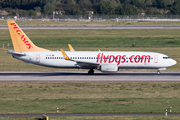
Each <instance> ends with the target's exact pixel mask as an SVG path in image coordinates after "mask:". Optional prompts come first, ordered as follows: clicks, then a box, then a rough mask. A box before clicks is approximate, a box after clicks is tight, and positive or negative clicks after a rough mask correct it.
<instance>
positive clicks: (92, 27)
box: [0, 26, 180, 30]
mask: <svg viewBox="0 0 180 120" xmlns="http://www.w3.org/2000/svg"><path fill="white" fill-rule="evenodd" d="M0 29H2V30H5V29H8V27H7V26H0ZM21 29H43V30H51V29H52V30H57V29H62V30H65V29H85V30H88V29H89V30H96V29H120V30H121V29H180V26H21Z"/></svg>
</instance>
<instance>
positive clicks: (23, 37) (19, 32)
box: [11, 23, 33, 49]
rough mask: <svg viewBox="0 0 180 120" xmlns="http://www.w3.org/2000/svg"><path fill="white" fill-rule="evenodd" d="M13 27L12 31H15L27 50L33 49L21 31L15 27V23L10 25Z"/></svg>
mask: <svg viewBox="0 0 180 120" xmlns="http://www.w3.org/2000/svg"><path fill="white" fill-rule="evenodd" d="M11 25H12V26H13V29H14V30H15V31H16V33H17V34H18V35H19V36H20V37H21V40H22V41H23V42H24V44H25V45H26V46H27V48H28V49H31V48H33V46H32V45H31V44H30V43H29V41H28V39H27V38H26V37H25V35H24V34H23V33H22V31H21V30H20V29H19V28H18V26H16V24H15V23H11Z"/></svg>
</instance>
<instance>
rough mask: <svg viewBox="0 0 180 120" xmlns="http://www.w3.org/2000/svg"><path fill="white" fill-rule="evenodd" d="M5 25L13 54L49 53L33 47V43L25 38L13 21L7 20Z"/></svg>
mask: <svg viewBox="0 0 180 120" xmlns="http://www.w3.org/2000/svg"><path fill="white" fill-rule="evenodd" d="M7 24H8V27H9V32H10V35H11V39H12V43H13V46H14V51H15V52H35V51H49V50H47V49H43V48H40V47H37V46H36V45H34V44H33V42H32V41H31V40H30V39H29V38H28V37H27V36H26V34H25V33H24V32H23V31H22V30H21V28H20V27H19V26H18V25H17V24H16V23H15V22H14V21H13V20H8V21H7Z"/></svg>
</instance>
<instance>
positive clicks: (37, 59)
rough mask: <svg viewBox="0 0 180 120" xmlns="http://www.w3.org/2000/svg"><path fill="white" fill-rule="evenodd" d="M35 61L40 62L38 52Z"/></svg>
mask: <svg viewBox="0 0 180 120" xmlns="http://www.w3.org/2000/svg"><path fill="white" fill-rule="evenodd" d="M36 62H37V63H40V55H39V54H37V55H36Z"/></svg>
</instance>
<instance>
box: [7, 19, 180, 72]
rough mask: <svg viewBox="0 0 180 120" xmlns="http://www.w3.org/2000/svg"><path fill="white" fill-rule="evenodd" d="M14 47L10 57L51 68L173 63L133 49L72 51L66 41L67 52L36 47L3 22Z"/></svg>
mask: <svg viewBox="0 0 180 120" xmlns="http://www.w3.org/2000/svg"><path fill="white" fill-rule="evenodd" d="M7 24H8V27H9V32H10V36H11V39H12V43H13V47H14V50H9V52H8V53H9V54H12V56H13V58H15V59H18V60H22V61H24V62H26V63H32V64H36V65H41V66H46V67H54V68H77V69H89V71H88V74H89V75H92V74H94V69H97V70H100V71H101V72H118V71H119V69H157V74H160V70H166V68H167V67H170V66H173V65H175V64H176V63H177V62H176V61H175V60H173V59H172V58H169V57H168V56H167V55H165V54H161V53H156V52H141V51H139V52H137V51H100V50H99V51H75V50H74V49H73V47H72V46H71V45H70V44H68V46H69V49H70V51H64V50H63V49H61V51H51V50H48V49H44V48H40V47H37V46H36V45H34V44H33V42H32V41H31V40H30V39H29V38H28V37H27V35H26V34H25V33H24V32H23V31H22V30H21V29H20V27H19V26H18V25H17V24H16V23H15V22H14V21H13V20H8V21H7Z"/></svg>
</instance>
